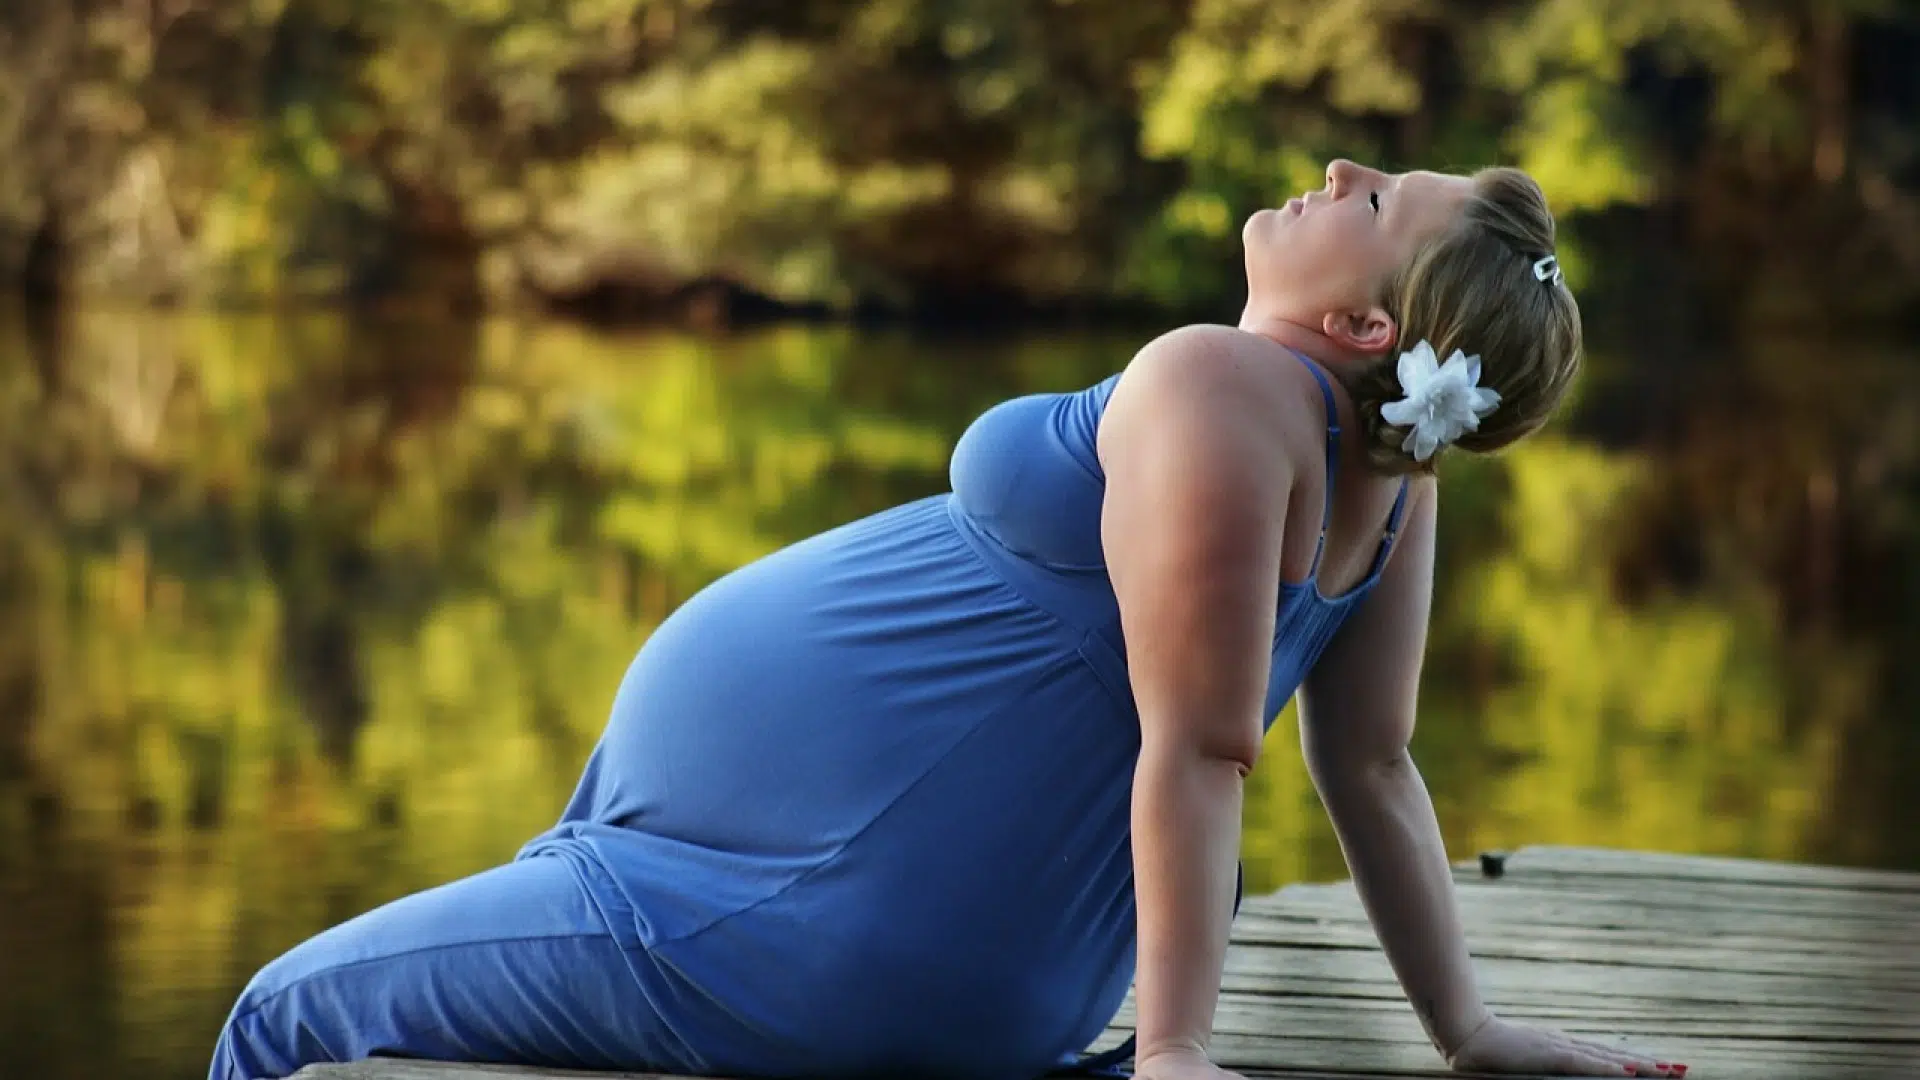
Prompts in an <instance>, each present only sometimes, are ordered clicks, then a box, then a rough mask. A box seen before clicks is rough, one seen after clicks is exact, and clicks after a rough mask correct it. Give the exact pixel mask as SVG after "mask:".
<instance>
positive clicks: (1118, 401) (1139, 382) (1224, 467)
mask: <svg viewBox="0 0 1920 1080" xmlns="http://www.w3.org/2000/svg"><path fill="white" fill-rule="evenodd" d="M1271 348H1272V346H1271V345H1269V344H1267V343H1265V342H1261V341H1260V340H1259V339H1256V338H1252V337H1251V336H1249V335H1247V334H1244V333H1242V332H1240V331H1237V330H1232V329H1228V328H1223V327H1191V328H1186V329H1183V330H1178V331H1174V332H1173V333H1171V334H1168V335H1166V336H1164V337H1162V338H1160V339H1158V340H1156V341H1155V342H1153V343H1152V344H1150V345H1148V346H1147V347H1146V348H1145V349H1143V350H1142V351H1141V353H1140V355H1139V356H1138V357H1136V358H1135V360H1134V362H1133V364H1132V365H1130V366H1129V367H1128V369H1127V373H1126V374H1125V375H1124V376H1123V377H1122V378H1121V380H1120V383H1119V385H1118V386H1117V387H1116V388H1115V390H1114V393H1113V397H1112V399H1111V400H1110V401H1109V403H1108V406H1107V411H1106V413H1105V415H1104V417H1103V419H1102V421H1101V428H1100V437H1099V441H1100V457H1101V462H1102V466H1103V468H1104V470H1105V472H1106V498H1105V505H1104V510H1103V513H1102V520H1101V532H1102V543H1103V546H1104V548H1105V554H1106V562H1107V569H1108V573H1109V575H1110V576H1111V578H1112V581H1113V587H1114V591H1115V593H1116V595H1117V596H1118V598H1119V603H1120V617H1121V624H1122V630H1123V633H1124V634H1125V637H1126V650H1127V666H1128V669H1129V672H1130V675H1131V679H1132V682H1133V691H1134V699H1135V702H1136V704H1137V705H1138V707H1139V712H1140V726H1141V737H1142V740H1143V743H1145V744H1147V745H1153V744H1155V743H1156V742H1160V743H1162V744H1163V745H1164V744H1165V741H1166V740H1177V741H1179V742H1180V743H1182V744H1184V745H1186V746H1188V747H1190V748H1193V749H1196V750H1197V751H1198V752H1200V753H1203V754H1206V755H1209V756H1214V757H1221V758H1231V759H1234V760H1237V761H1239V762H1240V763H1241V764H1242V765H1243V766H1244V767H1246V768H1251V767H1252V765H1253V763H1254V760H1255V759H1256V758H1257V757H1258V755H1259V750H1260V743H1261V736H1262V732H1263V728H1264V720H1263V717H1262V716H1261V709H1262V707H1263V704H1264V702H1265V698H1266V691H1267V675H1268V669H1269V666H1270V660H1271V649H1272V642H1273V622H1274V617H1275V610H1274V609H1275V605H1276V603H1277V600H1278V595H1279V593H1278V589H1279V581H1280V542H1281V534H1282V528H1283V525H1284V522H1285V519H1286V512H1287V496H1288V492H1289V490H1290V489H1291V487H1292V484H1293V475H1292V468H1291V465H1290V462H1289V458H1288V453H1287V448H1286V435H1285V430H1286V425H1287V423H1288V418H1287V412H1288V410H1289V409H1293V410H1296V411H1297V410H1298V408H1299V406H1298V403H1297V401H1296V400H1295V399H1297V398H1299V397H1300V395H1298V394H1297V393H1289V390H1290V387H1289V384H1288V383H1287V381H1286V380H1285V379H1276V378H1275V377H1274V374H1273V372H1274V367H1273V356H1272V355H1271V353H1270V352H1267V351H1266V350H1270V349H1271Z"/></svg>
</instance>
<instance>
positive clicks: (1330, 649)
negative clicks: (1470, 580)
mask: <svg viewBox="0 0 1920 1080" xmlns="http://www.w3.org/2000/svg"><path fill="white" fill-rule="evenodd" d="M1407 501H1408V503H1409V504H1410V505H1409V506H1408V507H1407V519H1406V522H1405V523H1404V525H1403V526H1402V527H1401V535H1400V539H1399V542H1398V546H1397V547H1396V549H1395V550H1394V552H1393V553H1392V557H1391V558H1390V559H1389V560H1388V562H1387V566H1386V569H1385V570H1384V571H1382V573H1381V575H1380V582H1379V584H1377V585H1375V586H1374V589H1373V592H1372V593H1370V594H1369V595H1368V596H1367V597H1366V598H1365V599H1364V600H1362V601H1361V602H1360V604H1359V605H1358V606H1357V607H1356V608H1355V610H1354V611H1353V613H1352V614H1351V615H1350V616H1348V618H1347V622H1346V624H1345V625H1344V626H1342V627H1341V628H1340V630H1339V632H1338V633H1337V634H1335V635H1334V638H1333V640H1332V641H1331V642H1329V643H1328V645H1327V648H1326V651H1325V652H1324V653H1322V654H1321V656H1320V659H1319V662H1317V663H1316V664H1315V665H1314V667H1313V670H1312V671H1311V672H1309V673H1308V675H1307V678H1306V681H1305V683H1304V684H1303V685H1302V686H1301V688H1300V733H1301V740H1302V745H1303V747H1304V749H1305V753H1306V755H1307V757H1308V759H1309V760H1310V761H1313V762H1316V763H1319V764H1325V763H1328V762H1332V761H1342V762H1350V761H1351V762H1361V763H1373V762H1387V761H1395V760H1398V759H1399V757H1400V755H1401V754H1402V753H1403V752H1404V751H1405V750H1406V748H1407V744H1408V742H1409V741H1410V740H1411V739H1412V738H1413V725H1414V714H1415V708H1416V703H1417V701H1418V698H1419V693H1420V667H1421V662H1422V658H1423V657H1424V655H1425V653H1426V647H1427V619H1428V615H1429V613H1430V611H1431V608H1432V601H1433V545H1434V522H1435V519H1436V517H1437V513H1438V503H1439V492H1438V490H1437V488H1436V486H1435V484H1434V482H1433V481H1432V480H1431V479H1430V478H1423V479H1421V480H1417V481H1414V482H1413V490H1412V491H1411V492H1409V493H1408V496H1407Z"/></svg>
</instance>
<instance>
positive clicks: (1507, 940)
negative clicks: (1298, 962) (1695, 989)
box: [1234, 916, 1920, 987]
mask: <svg viewBox="0 0 1920 1080" xmlns="http://www.w3.org/2000/svg"><path fill="white" fill-rule="evenodd" d="M1234 934H1235V938H1236V940H1239V941H1243V942H1245V943H1247V944H1250V945H1300V946H1318V947H1321V948H1329V949H1371V948H1376V947H1377V946H1378V938H1377V937H1376V936H1375V934H1374V931H1373V929H1372V927H1370V926H1366V925H1361V924H1341V923H1333V922H1322V923H1316V922H1313V921H1310V920H1304V919H1274V918H1260V917H1258V916H1255V917H1251V918H1248V919H1247V921H1246V924H1245V925H1244V926H1237V927H1236V928H1235V930H1234ZM1467 941H1468V944H1469V946H1470V947H1471V948H1472V949H1473V953H1474V955H1475V956H1487V957H1508V958H1513V959H1521V960H1586V961H1590V962H1594V963H1615V964H1632V965H1635V966H1640V967H1675V968H1683V969H1687V970H1695V971H1747V972H1753V973H1755V974H1763V975H1764V974H1776V975H1796V976H1798V975H1822V976H1829V977H1833V978H1862V979H1867V980H1869V981H1872V982H1876V983H1880V984H1883V985H1887V986H1895V987H1897V986H1901V985H1909V984H1911V983H1912V982H1914V981H1916V980H1920V962H1916V961H1915V960H1913V959H1911V958H1910V957H1908V956H1906V955H1904V954H1903V953H1900V952H1894V951H1893V950H1891V949H1888V948H1885V947H1880V948H1878V949H1876V948H1871V947H1852V946H1845V945H1841V944H1838V943H1833V942H1824V943H1812V944H1806V945H1796V943H1794V942H1791V941H1783V940H1776V939H1769V938H1765V937H1759V936H1744V935H1743V936H1738V937H1735V938H1733V939H1732V940H1722V939H1717V938H1707V937H1702V938H1699V939H1694V940H1689V939H1688V938H1687V937H1685V936H1683V935H1678V934H1641V933H1634V932H1632V931H1624V930H1623V931H1600V932H1595V931H1591V930H1586V929H1584V928H1580V927H1554V928H1538V929H1535V930H1534V931H1532V932H1529V933H1507V932H1504V931H1500V932H1496V931H1492V930H1488V929H1485V928H1476V929H1473V930H1469V931H1468V933H1467Z"/></svg>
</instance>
